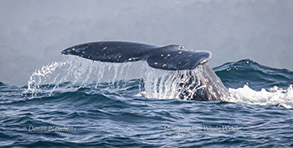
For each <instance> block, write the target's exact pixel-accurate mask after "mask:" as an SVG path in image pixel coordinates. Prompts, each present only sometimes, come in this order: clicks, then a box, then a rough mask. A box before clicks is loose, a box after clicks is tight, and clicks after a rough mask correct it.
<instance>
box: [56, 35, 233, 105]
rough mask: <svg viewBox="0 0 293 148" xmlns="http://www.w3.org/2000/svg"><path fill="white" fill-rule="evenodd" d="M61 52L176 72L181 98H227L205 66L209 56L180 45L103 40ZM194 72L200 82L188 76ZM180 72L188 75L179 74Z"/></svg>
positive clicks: (209, 54)
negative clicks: (199, 77)
mask: <svg viewBox="0 0 293 148" xmlns="http://www.w3.org/2000/svg"><path fill="white" fill-rule="evenodd" d="M61 53H62V54H65V55H75V56H79V57H82V58H86V59H90V60H94V61H100V62H112V63H125V62H135V61H140V60H142V61H146V62H147V63H148V65H149V66H150V67H152V68H156V69H162V70H169V71H178V73H177V74H178V77H179V78H182V80H183V79H184V80H185V81H184V83H182V84H181V83H180V84H179V85H178V86H179V88H178V90H179V91H180V95H179V97H180V98H181V99H187V100H197V101H223V99H224V98H225V97H227V96H228V95H229V93H228V90H227V89H226V87H225V86H224V85H223V83H222V82H221V80H220V79H219V77H217V75H216V74H215V73H214V71H213V70H212V69H211V68H210V67H209V66H208V65H207V64H206V62H208V60H209V59H210V58H211V53H210V52H207V51H200V52H198V51H189V50H186V49H185V48H184V47H183V46H181V45H168V46H163V47H159V46H155V45H149V44H142V43H134V42H121V41H103V42H92V43H85V44H80V45H76V46H73V47H70V48H67V49H64V50H63V51H62V52H61ZM195 69H199V70H198V71H200V75H201V77H203V79H200V80H198V78H196V77H195V76H194V75H192V73H194V72H195ZM183 70H185V71H186V70H187V71H189V73H190V74H189V75H188V74H187V75H186V74H183V73H181V71H183ZM195 87H196V89H194V88H195ZM190 90H195V92H190Z"/></svg>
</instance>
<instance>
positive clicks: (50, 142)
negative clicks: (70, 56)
mask: <svg viewBox="0 0 293 148" xmlns="http://www.w3.org/2000/svg"><path fill="white" fill-rule="evenodd" d="M213 70H214V71H215V72H216V74H217V75H218V76H219V77H220V78H221V80H222V81H223V83H224V85H225V86H226V87H227V88H229V91H230V93H231V95H232V98H231V99H230V100H227V101H222V102H219V101H192V100H181V99H176V98H174V99H160V98H153V97H145V95H138V94H140V93H141V92H142V91H144V89H145V88H144V86H145V85H146V84H144V81H143V79H130V80H120V81H116V82H114V83H113V82H111V83H107V82H95V81H93V82H92V83H89V81H87V83H74V82H72V81H69V80H68V81H67V80H65V79H63V81H62V82H61V81H51V82H53V83H50V84H43V83H41V84H40V85H39V86H37V84H34V85H32V83H35V82H36V81H38V79H31V80H30V81H33V82H30V83H29V85H30V86H23V87H18V86H12V85H9V84H4V83H0V114H1V116H0V147H82V146H90V147H127V148H129V147H205V146H207V147H238V146H241V147H242V146H244V147H245V146H246V147H274V146H275V147H293V110H292V108H293V90H292V84H293V72H292V71H289V70H286V69H275V68H270V67H267V66H263V65H260V64H258V63H256V62H254V61H251V60H241V61H238V62H231V63H226V64H223V65H221V66H218V67H216V68H214V69H213ZM59 82H60V83H59ZM97 83H98V84H97ZM57 86H58V87H57ZM28 87H34V89H33V90H34V91H32V88H28ZM117 87H119V88H123V89H117ZM29 89H30V90H29ZM36 89H37V90H36Z"/></svg>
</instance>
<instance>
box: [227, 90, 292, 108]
mask: <svg viewBox="0 0 293 148" xmlns="http://www.w3.org/2000/svg"><path fill="white" fill-rule="evenodd" d="M229 92H230V93H231V96H230V97H229V98H226V100H225V101H228V102H237V103H246V104H255V105H278V106H283V107H285V108H293V85H290V86H289V87H288V89H282V88H278V87H276V86H275V87H273V88H271V89H270V90H266V89H261V90H260V91H255V90H253V89H251V88H250V87H249V86H248V85H244V86H243V87H242V88H237V89H233V88H229Z"/></svg>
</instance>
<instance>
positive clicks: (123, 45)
mask: <svg viewBox="0 0 293 148" xmlns="http://www.w3.org/2000/svg"><path fill="white" fill-rule="evenodd" d="M62 54H66V55H67V54H69V55H76V56H80V57H83V58H87V59H91V60H94V61H101V62H114V63H123V62H133V61H139V60H144V61H147V63H148V65H149V66H151V67H153V68H157V69H164V70H192V69H194V68H196V66H198V65H200V64H204V63H206V62H207V61H208V60H209V59H210V58H211V53H210V52H206V51H201V52H198V51H187V50H185V49H184V47H183V46H180V45H168V46H164V47H158V46H154V45H148V44H141V43H133V42H118V41H107V42H93V43H86V44H80V45H76V46H73V47H70V48H67V49H65V50H63V51H62Z"/></svg>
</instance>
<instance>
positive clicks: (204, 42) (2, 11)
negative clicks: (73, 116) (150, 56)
mask: <svg viewBox="0 0 293 148" xmlns="http://www.w3.org/2000/svg"><path fill="white" fill-rule="evenodd" d="M292 20H293V1H292V0H184V1H183V0H86V1H82V0H47V1H45V0H0V47H1V48H0V66H1V72H0V81H1V82H5V83H9V84H16V85H24V84H25V83H26V82H27V80H28V78H29V76H30V75H31V73H32V72H33V71H34V70H35V69H37V68H40V67H41V66H42V65H46V64H48V63H49V62H52V61H58V60H60V59H62V56H61V54H60V51H61V50H62V49H64V48H66V47H69V46H72V45H76V44H80V43H85V42H92V41H101V40H123V41H136V42H143V43H151V44H155V45H168V44H182V45H184V46H186V47H187V48H189V49H190V50H209V51H211V52H212V53H213V58H212V59H211V61H210V62H209V65H211V66H212V67H214V66H219V65H221V64H223V63H225V62H231V61H238V60H241V59H244V58H249V59H252V60H254V61H257V62H259V63H260V64H263V65H267V66H270V67H276V68H287V69H290V70H293V49H292V48H293V29H292V27H293V21H292Z"/></svg>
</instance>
